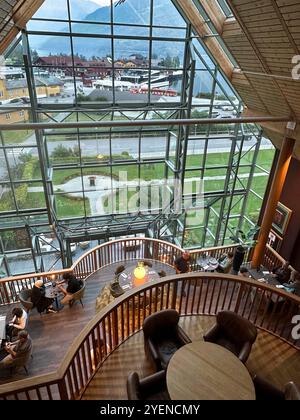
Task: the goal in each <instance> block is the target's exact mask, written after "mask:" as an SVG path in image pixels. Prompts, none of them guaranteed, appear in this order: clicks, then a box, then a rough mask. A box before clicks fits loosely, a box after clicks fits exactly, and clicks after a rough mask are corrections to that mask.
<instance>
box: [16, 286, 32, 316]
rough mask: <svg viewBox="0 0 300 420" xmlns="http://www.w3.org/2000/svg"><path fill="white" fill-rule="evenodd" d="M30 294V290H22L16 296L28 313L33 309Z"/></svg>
mask: <svg viewBox="0 0 300 420" xmlns="http://www.w3.org/2000/svg"><path fill="white" fill-rule="evenodd" d="M31 294H32V290H31V289H23V290H21V291H20V293H19V295H18V298H19V300H20V302H21V304H22V306H23V308H24V309H25V311H26V312H29V311H30V310H31V309H32V308H33V303H32V302H31Z"/></svg>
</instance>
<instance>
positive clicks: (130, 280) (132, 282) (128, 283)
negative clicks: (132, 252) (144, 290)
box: [119, 265, 159, 291]
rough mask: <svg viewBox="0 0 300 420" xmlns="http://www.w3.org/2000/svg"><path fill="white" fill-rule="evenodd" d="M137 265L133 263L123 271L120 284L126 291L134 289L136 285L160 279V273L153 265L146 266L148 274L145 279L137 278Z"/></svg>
mask: <svg viewBox="0 0 300 420" xmlns="http://www.w3.org/2000/svg"><path fill="white" fill-rule="evenodd" d="M135 268H136V265H131V266H129V267H127V268H126V270H124V271H123V273H121V274H120V276H119V283H120V286H121V287H122V288H123V289H124V290H125V291H126V290H130V289H133V288H134V287H136V286H141V285H143V284H145V283H148V282H150V281H153V280H157V279H159V274H158V273H157V272H156V271H155V270H154V269H153V268H152V267H145V269H146V275H145V277H144V278H143V279H141V280H139V279H136V278H135V276H134V269H135Z"/></svg>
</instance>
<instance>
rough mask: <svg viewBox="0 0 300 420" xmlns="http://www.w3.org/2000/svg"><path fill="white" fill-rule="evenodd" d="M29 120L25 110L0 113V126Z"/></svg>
mask: <svg viewBox="0 0 300 420" xmlns="http://www.w3.org/2000/svg"><path fill="white" fill-rule="evenodd" d="M28 120H29V113H28V111H27V110H21V109H20V110H14V111H7V110H6V111H0V124H14V123H19V122H26V121H28Z"/></svg>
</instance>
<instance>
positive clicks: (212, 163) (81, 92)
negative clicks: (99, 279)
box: [0, 0, 274, 276]
mask: <svg viewBox="0 0 300 420" xmlns="http://www.w3.org/2000/svg"><path fill="white" fill-rule="evenodd" d="M53 3H54V2H53V0H51V1H49V0H46V1H45V2H44V4H43V6H42V7H41V8H40V9H39V11H38V12H37V13H36V15H35V16H34V17H33V19H32V20H31V21H30V22H29V23H28V25H27V29H26V30H25V31H23V33H22V35H21V36H20V38H19V39H17V40H16V42H15V43H14V44H13V45H12V46H11V47H10V48H9V50H8V51H7V52H6V54H5V61H4V63H3V64H4V65H3V66H2V67H1V79H0V100H1V105H0V118H1V123H7V124H15V123H18V122H30V121H31V122H65V123H68V122H91V123H94V122H98V123H101V125H100V124H98V126H97V127H86V128H56V129H53V128H51V129H45V130H37V131H35V132H34V131H30V130H26V131H16V130H15V131H8V130H3V131H2V133H1V138H0V161H1V170H0V194H1V195H0V197H1V202H0V233H1V241H0V263H1V273H0V275H2V276H6V275H10V274H18V273H21V272H24V271H26V272H31V271H38V270H49V269H52V268H59V267H61V266H62V265H63V266H68V265H69V264H71V262H72V260H74V259H76V258H78V257H79V255H81V254H82V253H83V252H85V251H86V249H88V247H92V246H94V245H96V244H98V243H100V242H102V241H106V240H109V239H112V238H115V237H119V236H128V235H152V236H157V237H161V238H165V239H166V240H170V241H173V242H175V243H177V244H179V245H181V246H184V247H191V248H193V247H195V248H199V247H209V246H217V245H222V244H224V243H230V242H231V239H230V236H231V235H232V234H233V233H234V232H235V230H236V229H237V228H240V229H246V230H247V229H248V228H249V227H250V226H252V225H253V224H255V223H256V222H257V219H258V216H259V212H260V209H261V205H262V199H263V196H264V192H265V188H266V185H267V182H268V175H269V171H270V168H271V165H272V161H273V157H274V148H273V146H272V145H271V143H270V142H269V141H268V140H267V139H266V138H264V137H263V136H262V133H261V132H260V130H259V129H258V128H256V127H255V126H245V125H234V124H230V125H229V124H213V125H208V124H203V125H193V126H184V125H172V124H170V125H160V124H159V122H160V121H162V120H168V119H170V120H171V119H178V118H180V119H181V118H190V117H191V118H206V117H211V118H216V119H223V118H230V117H236V116H239V115H240V112H241V111H242V103H241V101H240V98H239V97H238V95H237V94H236V92H234V91H233V90H232V88H231V87H230V85H229V84H228V82H227V81H226V79H225V78H224V76H223V74H222V72H221V71H220V69H219V68H218V66H217V65H216V63H215V61H214V59H213V57H211V56H210V54H209V52H208V51H207V50H206V49H205V46H204V45H203V44H202V41H201V40H199V38H198V37H196V36H194V34H193V31H192V28H191V27H190V25H189V24H187V23H186V22H185V20H184V19H183V17H182V16H181V15H180V13H179V12H178V10H177V9H176V7H175V6H174V4H173V3H172V1H171V0H144V1H140V0H126V1H125V2H120V1H117V2H113V3H112V4H111V5H108V6H105V7H99V5H97V4H96V3H95V2H91V1H88V0H86V1H80V2H79V1H77V0H64V1H58V0H57V1H56V2H55V5H56V6H57V7H53ZM223 3H224V2H223ZM170 23H172V25H171V24H170ZM174 28H176V29H174ZM145 120H146V121H147V120H157V124H155V126H153V125H152V126H149V127H147V126H141V125H139V122H140V121H145ZM115 121H123V122H127V121H128V122H131V123H132V124H131V125H130V126H128V127H117V126H111V125H110V124H111V123H113V122H115ZM178 186H180V188H181V189H180V195H181V198H182V203H181V204H180V207H179V211H178V205H177V201H178V192H176V190H178ZM150 187H151V188H150ZM167 198H168V199H169V204H168V203H167V204H166V202H167V201H166V200H167ZM166 207H168V210H169V211H168V212H167V214H166V212H165V209H166ZM175 207H177V208H176V210H177V211H175Z"/></svg>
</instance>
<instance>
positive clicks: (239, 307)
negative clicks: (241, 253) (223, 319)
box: [0, 273, 300, 399]
mask: <svg viewBox="0 0 300 420" xmlns="http://www.w3.org/2000/svg"><path fill="white" fill-rule="evenodd" d="M183 284H185V290H186V293H187V296H186V297H184V298H183ZM159 291H160V293H159ZM208 291H210V292H208ZM251 296H252V299H253V301H252V302H250V300H251ZM271 298H273V299H272V300H273V302H274V308H273V310H272V312H271V313H269V314H268V313H267V308H268V302H269V300H270V299H271ZM264 299H265V300H264ZM282 299H284V305H285V307H286V311H284V310H281V311H280V312H279V313H278V314H277V313H276V309H277V308H279V303H280V301H282ZM146 301H148V303H146ZM184 302H185V303H184ZM299 305H300V298H299V297H297V296H295V295H292V294H291V293H287V292H285V291H282V290H281V289H277V288H276V287H273V286H269V285H267V284H262V283H259V282H257V281H255V280H250V279H246V278H243V277H238V276H232V275H225V274H217V273H190V274H185V275H179V276H178V275H177V276H170V277H165V278H163V279H158V280H155V281H153V282H151V283H147V284H145V285H143V286H140V287H137V288H135V289H132V290H131V291H129V292H127V293H126V294H125V295H122V296H120V297H119V298H117V299H115V300H114V302H112V303H110V304H109V305H107V307H105V308H104V309H103V310H102V311H100V312H99V313H98V314H97V315H96V316H95V317H94V318H93V319H92V320H90V321H89V322H88V324H87V325H86V326H85V328H84V329H83V330H82V331H81V333H80V334H79V335H78V336H77V338H76V339H75V340H74V342H73V343H72V345H71V346H70V348H69V350H68V352H67V353H66V355H65V357H64V359H63V361H62V363H61V365H60V366H59V368H58V370H57V372H53V373H50V374H47V375H41V376H38V377H34V378H28V379H25V380H22V381H18V382H12V383H9V384H5V385H1V386H0V399H1V398H2V399H18V398H21V395H22V398H21V399H24V395H25V396H26V399H29V395H30V398H31V399H79V398H80V397H81V395H82V394H83V392H84V390H85V389H86V387H87V386H88V384H89V382H90V380H91V379H92V378H93V376H94V374H95V372H96V371H97V369H98V368H99V367H100V366H101V364H102V363H103V362H104V361H105V360H106V358H107V357H108V356H109V355H110V354H111V352H112V351H113V350H114V349H115V348H117V347H118V346H119V345H121V344H122V343H123V342H124V341H125V340H126V339H127V338H128V337H130V336H131V335H132V334H134V333H136V332H137V331H139V330H140V329H141V326H142V321H143V320H144V319H145V317H146V316H148V315H150V314H151V313H153V312H155V311H157V310H161V309H167V308H172V307H173V308H175V309H176V310H177V311H178V312H179V313H180V315H182V316H186V315H200V314H206V315H216V314H217V313H218V312H219V311H220V310H223V309H226V310H233V311H235V312H236V313H239V314H240V315H242V316H244V317H245V318H247V319H249V320H250V321H251V322H253V323H254V324H255V325H256V326H257V327H258V328H261V329H263V330H266V331H268V332H270V333H271V334H274V335H275V336H277V337H279V338H281V339H284V340H285V341H286V342H287V343H289V344H290V345H292V346H294V347H296V348H298V349H300V340H298V341H297V340H295V339H294V338H293V337H292V336H291V334H290V332H291V330H290V328H291V319H292V316H293V315H294V314H295V313H296V314H298V313H299ZM121 314H122V316H121ZM53 387H54V388H55V391H54V392H53V391H51V389H52V388H53ZM27 395H28V397H27ZM33 395H35V396H36V398H33Z"/></svg>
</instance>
